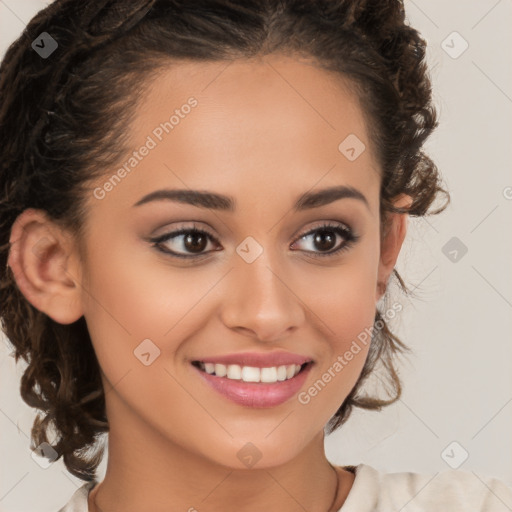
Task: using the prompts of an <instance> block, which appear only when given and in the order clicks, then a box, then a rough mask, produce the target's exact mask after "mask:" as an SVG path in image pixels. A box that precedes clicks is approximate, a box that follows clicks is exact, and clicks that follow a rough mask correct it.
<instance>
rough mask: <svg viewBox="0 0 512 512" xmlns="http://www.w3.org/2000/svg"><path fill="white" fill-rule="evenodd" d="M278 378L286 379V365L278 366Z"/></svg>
mask: <svg viewBox="0 0 512 512" xmlns="http://www.w3.org/2000/svg"><path fill="white" fill-rule="evenodd" d="M277 380H280V381H283V380H286V366H279V367H278V368H277Z"/></svg>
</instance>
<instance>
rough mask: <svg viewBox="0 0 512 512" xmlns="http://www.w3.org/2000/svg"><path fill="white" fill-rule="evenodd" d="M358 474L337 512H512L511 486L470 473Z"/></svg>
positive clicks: (80, 495)
mask: <svg viewBox="0 0 512 512" xmlns="http://www.w3.org/2000/svg"><path fill="white" fill-rule="evenodd" d="M343 467H345V468H346V467H347V466H343ZM355 475H356V476H355V479H354V483H353V485H352V488H351V489H350V491H349V494H348V496H347V499H346V500H345V503H344V504H343V506H342V507H341V508H340V509H339V510H338V512H396V511H397V510H403V512H406V511H407V512H427V511H428V512H510V511H511V510H512V487H511V486H509V485H507V484H505V483H504V482H503V481H501V480H498V479H496V478H492V477H489V476H485V475H483V476H482V475H477V474H476V473H473V472H469V471H464V470H460V469H459V470H455V469H445V470H442V471H440V472H438V473H434V474H426V473H408V472H403V473H381V472H380V471H378V470H377V469H375V468H373V467H372V466H368V465H366V464H359V465H358V466H355ZM96 484H97V481H92V482H87V483H85V484H84V485H82V486H81V487H80V488H79V489H77V490H76V491H75V493H74V494H73V496H72V497H71V499H70V501H68V503H67V504H66V505H65V506H64V507H63V508H61V509H60V510H59V511H58V512H89V511H88V507H87V498H88V495H89V491H90V490H91V489H92V488H93V487H94V486H95V485H96ZM406 504H408V505H407V507H406V506H405V505H406Z"/></svg>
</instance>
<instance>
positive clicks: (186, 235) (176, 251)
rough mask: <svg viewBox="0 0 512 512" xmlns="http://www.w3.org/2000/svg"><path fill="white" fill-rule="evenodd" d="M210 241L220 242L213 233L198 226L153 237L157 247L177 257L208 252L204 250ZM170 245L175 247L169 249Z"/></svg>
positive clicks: (152, 240)
mask: <svg viewBox="0 0 512 512" xmlns="http://www.w3.org/2000/svg"><path fill="white" fill-rule="evenodd" d="M209 241H213V242H216V243H218V241H217V239H216V238H215V237H214V236H213V235H211V234H210V233H208V232H206V231H204V230H202V229H196V228H187V229H179V230H178V231H171V232H170V233H165V234H163V235H161V236H159V237H157V238H153V239H151V242H153V243H154V245H155V247H157V249H159V250H160V251H162V252H164V253H166V254H171V255H172V256H176V257H177V258H194V257H196V256H202V255H204V254H207V252H208V251H207V252H204V251H205V249H206V248H207V247H208V242H209ZM170 246H172V247H173V249H169V247H170Z"/></svg>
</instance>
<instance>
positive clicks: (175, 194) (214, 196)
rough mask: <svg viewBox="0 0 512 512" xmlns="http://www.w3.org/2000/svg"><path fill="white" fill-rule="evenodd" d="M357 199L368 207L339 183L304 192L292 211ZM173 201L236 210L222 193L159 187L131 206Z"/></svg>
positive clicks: (360, 195) (352, 190) (231, 199)
mask: <svg viewBox="0 0 512 512" xmlns="http://www.w3.org/2000/svg"><path fill="white" fill-rule="evenodd" d="M347 198H350V199H357V200H359V201H362V202H363V203H364V204H365V205H366V207H367V208H368V209H370V205H369V204H368V200H367V199H366V197H365V196H364V194H363V193H362V192H361V191H360V190H358V189H356V188H354V187H351V186H346V185H339V186H336V187H329V188H325V189H322V190H318V191H316V192H309V191H308V192H305V193H304V194H302V195H301V196H300V197H299V198H298V199H297V200H296V202H295V204H294V207H293V209H294V211H296V212H301V211H305V210H309V209H312V208H318V207H320V206H325V205H327V204H330V203H332V202H334V201H337V200H339V199H347ZM162 200H166V201H175V202H179V203H185V204H189V205H192V206H197V207H198V208H208V209H212V210H222V211H227V212H235V211H236V199H235V198H234V197H231V196H226V195H224V194H218V193H216V192H209V191H202V190H190V189H188V190H185V189H160V190H155V191H154V192H151V193H149V194H147V195H145V196H144V197H142V198H141V199H140V200H139V201H137V202H136V203H135V204H134V205H133V206H140V205H142V204H146V203H149V202H151V201H162Z"/></svg>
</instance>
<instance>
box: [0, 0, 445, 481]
mask: <svg viewBox="0 0 512 512" xmlns="http://www.w3.org/2000/svg"><path fill="white" fill-rule="evenodd" d="M42 32H48V33H49V34H50V35H51V36H52V37H53V38H54V39H55V40H56V41H57V43H58V47H57V49H56V50H55V51H54V53H53V54H52V55H51V56H50V57H49V58H48V59H43V58H41V56H40V55H38V53H37V52H36V51H34V50H33V49H32V48H31V42H32V41H34V40H35V39H36V38H37V37H39V35H40V34H41V33H42ZM425 50H426V42H425V41H424V39H422V37H421V36H420V34H419V33H418V31H417V30H415V29H414V28H412V27H410V26H409V25H408V24H407V23H406V21H405V12H404V6H403V4H402V2H400V1H398V0H241V1H238V2H234V1H231V0H132V1H130V2H122V1H120V0H91V1H88V2H82V1H79V0H57V1H55V2H53V3H52V4H50V5H49V6H48V7H47V8H45V9H43V10H41V11H40V12H39V13H38V14H37V15H36V16H35V17H34V18H33V19H32V20H31V21H30V23H29V24H28V26H27V27H26V29H25V31H24V32H23V34H22V35H21V36H20V37H19V38H18V39H17V40H16V41H15V42H14V43H13V44H12V45H11V46H10V47H9V49H8V51H7V53H6V54H5V57H4V59H3V62H2V64H1V67H0V101H1V106H0V140H1V141H2V144H1V145H0V191H1V192H0V269H1V270H0V273H1V275H0V308H1V312H0V314H1V320H2V328H3V330H4V332H5V334H6V336H7V338H8V339H9V341H10V342H11V344H12V345H13V347H14V357H15V360H16V362H18V360H19V358H20V357H21V358H23V359H24V360H25V361H26V362H27V363H28V367H27V368H26V370H25V372H24V374H23V376H22V379H21V388H20V391H21V396H22V398H23V400H24V401H25V402H26V403H27V404H28V405H30V406H31V407H34V408H36V409H39V410H41V411H43V413H44V414H43V417H42V418H41V417H40V416H39V415H38V417H37V418H36V420H35V421H34V425H33V427H32V432H31V440H32V443H33V445H32V449H34V447H36V446H38V445H40V444H41V443H43V442H48V437H47V433H48V430H49V428H50V426H52V427H53V428H54V430H55V432H56V433H57V435H58V441H57V442H56V444H55V445H54V446H53V448H54V449H55V450H56V452H57V453H58V458H60V457H61V456H62V457H63V460H64V463H65V465H66V467H67V469H68V470H69V471H70V472H71V473H72V474H73V475H74V476H76V477H78V478H81V479H83V480H86V481H90V480H92V479H95V478H96V470H97V466H98V464H99V463H100V462H101V459H102V456H103V452H104V448H103V447H101V448H100V449H98V447H97V444H98V443H97V441H98V439H99V436H100V434H102V433H104V432H108V430H109V424H108V420H107V416H106V409H105V394H104V390H103V386H102V382H101V378H100V368H99V365H98V361H97V359H96V356H95V352H94V350H93V347H92V343H91V340H90V337H89V333H88V330H87V325H86V323H85V319H84V317H81V318H80V319H79V320H77V321H76V322H74V323H72V324H70V325H62V324H59V323H57V322H55V321H53V320H52V319H51V318H49V317H48V316H47V315H45V314H44V313H42V312H41V311H39V310H37V309H36V308H35V307H33V306H32V305H31V304H30V303H29V302H28V301H27V300H26V298H25V297H24V296H23V294H22V293H21V292H20V291H19V289H18V287H17V284H16V281H15V279H14V276H13V273H12V271H11V269H10V268H9V267H8V266H7V260H8V255H9V250H10V243H9V237H10V231H11V227H12V225H13V223H14V221H15V219H16V218H17V216H18V215H19V214H20V213H21V212H22V211H23V210H25V209H27V208H36V209H42V210H44V211H45V212H46V213H47V214H48V216H49V217H50V218H51V219H52V220H54V221H55V222H58V223H59V224H60V225H62V226H63V227H65V228H67V229H69V230H71V232H72V233H74V234H75V235H76V236H77V239H78V240H79V239H80V236H81V234H83V231H82V227H83V222H82V221H83V219H84V218H85V211H86V210H85V206H84V205H85V197H86V194H87V193H88V192H89V190H88V184H89V183H90V182H92V181H94V180H95V179H96V178H97V177H99V176H101V175H102V174H103V173H105V171H106V170H107V169H108V168H109V167H110V166H113V165H115V164H116V163H117V162H118V161H119V159H120V158H121V157H122V156H123V154H125V152H126V150H127V147H126V140H127V138H126V135H127V134H126V127H127V126H128V125H129V123H130V121H131V120H132V117H133V113H134V111H135V107H136V106H137V104H138V101H139V100H140V98H141V97H143V94H142V93H143V92H144V90H145V87H146V86H147V84H148V83H149V82H150V80H149V78H150V77H153V76H155V75H156V74H157V73H158V72H159V70H161V69H162V67H163V66H165V65H166V64H167V65H168V63H169V60H170V59H192V60H196V61H233V60H235V59H245V58H250V57H254V56H261V55H267V54H271V53H273V52H282V53H287V54H289V55H300V56H305V57H308V58H313V60H314V61H315V62H316V63H317V64H318V65H319V66H321V67H322V68H323V69H326V70H330V71H334V72H335V73H338V74H339V76H341V77H344V78H348V80H349V84H350V85H351V87H352V88H353V89H354V91H355V92H356V93H357V95H358V98H359V100H360V102H361V105H362V108H363V113H364V115H365V119H366V122H367V126H368V129H369V131H370V140H371V142H372V144H373V146H374V150H375V154H376V155H377V157H378V161H379V164H380V167H381V180H382V181H381V194H380V214H381V235H382V234H384V229H383V228H384V227H385V226H386V219H387V214H388V213H391V212H397V213H407V214H410V215H413V216H425V215H427V214H428V215H430V214H436V213H439V212H441V211H442V210H444V209H445V207H446V206H447V205H448V203H449V201H450V197H449V194H448V192H447V191H446V190H445V189H444V188H442V186H441V181H440V177H439V173H438V170H437V168H436V165H435V164H434V163H433V162H432V160H431V159H430V158H429V157H428V156H426V155H425V154H424V153H423V152H422V150H421V148H422V145H423V143H424V141H425V140H426V139H427V137H428V136H429V135H430V133H431V132H432V131H433V130H434V129H435V127H436V126H437V124H438V122H437V119H436V110H435V108H434V106H433V104H432V98H431V83H430V79H429V77H428V70H427V65H426V63H425ZM439 193H443V194H444V195H445V197H446V202H445V204H444V205H442V206H441V207H439V208H438V209H437V210H435V211H430V210H429V209H430V207H431V206H432V204H433V203H434V200H435V199H436V198H437V196H438V194H439ZM400 194H408V195H409V196H411V197H412V199H413V200H412V203H411V204H410V205H409V206H408V207H402V208H398V207H396V206H394V205H393V199H394V198H396V197H398V196H399V195H400ZM392 276H393V277H394V278H395V279H396V280H397V281H398V283H399V285H400V287H401V289H402V290H403V291H404V292H405V293H411V292H410V290H409V289H408V288H407V286H406V285H405V283H404V281H403V280H402V278H401V277H400V275H399V273H398V272H397V270H396V269H393V274H392ZM387 293H388V292H387V291H386V297H387ZM375 326H377V327H378V328H376V329H374V330H373V332H372V342H371V346H370V349H369V354H368V357H367V360H366V362H365V365H364V368H363V370H362V372H361V375H360V377H359V379H358V381H357V383H356V384H355V386H354V387H353V389H352V390H351V392H350V394H349V395H348V396H347V398H346V399H345V400H344V401H343V403H342V404H341V406H340V408H339V409H338V411H337V412H336V414H335V415H334V416H333V417H332V418H331V420H330V421H329V423H328V425H327V426H326V429H327V431H328V433H330V432H332V431H334V430H335V429H337V428H338V427H339V426H340V425H342V424H343V423H344V422H345V421H346V420H347V419H348V417H349V415H350V413H351V411H352V408H353V406H356V407H362V408H365V409H377V410H379V409H380V408H382V407H383V406H386V405H389V404H391V403H393V402H395V401H396V400H398V398H399V397H400V395H401V383H400V379H399V377H398V372H397V368H396V367H395V359H396V357H395V356H396V355H398V354H400V353H405V352H406V351H408V350H410V349H409V348H408V347H406V346H405V345H404V344H403V343H402V342H401V341H400V339H399V338H398V337H397V336H396V335H394V334H393V333H392V332H391V331H390V329H389V328H388V325H387V324H386V318H384V315H383V314H382V311H379V308H378V307H377V308H376V312H375V325H374V327H375ZM378 364H380V365H382V368H384V370H385V372H384V376H383V384H385V385H384V386H383V387H384V388H386V389H387V390H388V395H389V397H388V399H382V398H378V397H376V396H368V395H367V394H363V393H361V388H362V385H363V384H364V382H365V381H366V380H367V378H368V376H369V375H370V374H372V373H374V371H375V369H376V366H377V365H378ZM94 448H96V450H94Z"/></svg>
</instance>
